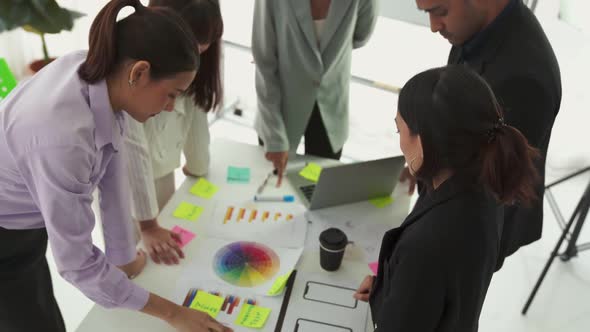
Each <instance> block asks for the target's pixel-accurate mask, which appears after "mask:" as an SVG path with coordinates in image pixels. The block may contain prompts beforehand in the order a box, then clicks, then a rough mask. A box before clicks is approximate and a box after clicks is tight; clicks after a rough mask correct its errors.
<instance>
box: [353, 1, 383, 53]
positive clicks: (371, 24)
mask: <svg viewBox="0 0 590 332" xmlns="http://www.w3.org/2000/svg"><path fill="white" fill-rule="evenodd" d="M378 10H379V8H378V5H377V0H361V2H360V3H359V9H358V13H357V21H356V26H355V28H354V35H353V41H352V47H353V48H359V47H363V46H365V44H366V43H367V42H368V41H369V39H370V37H371V35H372V34H373V30H374V29H375V24H376V23H377V17H378V16H379V12H378Z"/></svg>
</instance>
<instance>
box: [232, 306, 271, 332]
mask: <svg viewBox="0 0 590 332" xmlns="http://www.w3.org/2000/svg"><path fill="white" fill-rule="evenodd" d="M269 315H270V309H269V308H264V307H258V306H255V305H251V304H247V303H245V304H244V305H242V310H240V314H239V315H238V318H237V319H236V322H235V323H236V324H237V325H240V326H245V327H250V328H254V329H261V328H263V327H264V323H266V320H267V319H268V316H269Z"/></svg>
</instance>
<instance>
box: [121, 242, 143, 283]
mask: <svg viewBox="0 0 590 332" xmlns="http://www.w3.org/2000/svg"><path fill="white" fill-rule="evenodd" d="M146 263H147V256H146V254H145V251H143V250H141V249H140V250H138V251H137V256H136V258H135V260H134V261H133V262H131V263H129V264H125V265H121V266H118V268H119V269H121V271H123V272H125V274H127V278H129V279H133V278H135V277H137V276H138V275H139V274H140V273H141V271H143V268H144V267H145V264H146Z"/></svg>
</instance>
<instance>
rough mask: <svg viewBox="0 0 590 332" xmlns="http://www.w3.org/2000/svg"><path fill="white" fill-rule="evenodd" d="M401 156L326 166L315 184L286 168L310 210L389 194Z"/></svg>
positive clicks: (396, 175) (401, 161) (399, 171)
mask: <svg viewBox="0 0 590 332" xmlns="http://www.w3.org/2000/svg"><path fill="white" fill-rule="evenodd" d="M404 166H405V159H404V157H403V156H398V157H391V158H385V159H377V160H371V161H366V162H360V163H352V164H339V165H335V166H331V167H325V168H323V169H322V172H321V173H320V177H319V180H318V182H317V184H316V183H313V182H312V181H309V180H307V179H305V178H303V177H302V176H301V175H299V172H300V171H301V169H297V170H291V171H288V172H287V174H286V177H287V179H288V180H289V182H290V183H291V185H292V186H293V187H294V188H295V191H296V192H297V193H298V195H299V197H300V198H301V201H302V202H303V204H304V205H305V206H306V207H307V208H308V209H309V210H316V209H321V208H325V207H330V206H335V205H342V204H348V203H353V202H360V201H366V200H369V199H372V198H378V197H384V196H389V195H391V193H392V192H393V189H394V188H395V185H396V184H397V183H398V182H399V176H400V174H401V172H402V170H403V169H404Z"/></svg>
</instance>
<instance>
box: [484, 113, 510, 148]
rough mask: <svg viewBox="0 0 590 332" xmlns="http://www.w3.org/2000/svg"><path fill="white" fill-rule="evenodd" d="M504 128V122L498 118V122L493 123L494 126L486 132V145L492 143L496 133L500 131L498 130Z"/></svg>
mask: <svg viewBox="0 0 590 332" xmlns="http://www.w3.org/2000/svg"><path fill="white" fill-rule="evenodd" d="M505 126H506V122H504V118H503V117H499V118H498V120H497V121H496V122H495V123H494V126H493V127H492V128H490V129H489V130H488V132H487V136H488V143H492V142H493V141H494V140H496V136H497V135H498V132H499V131H500V129H502V128H504V127H505Z"/></svg>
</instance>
